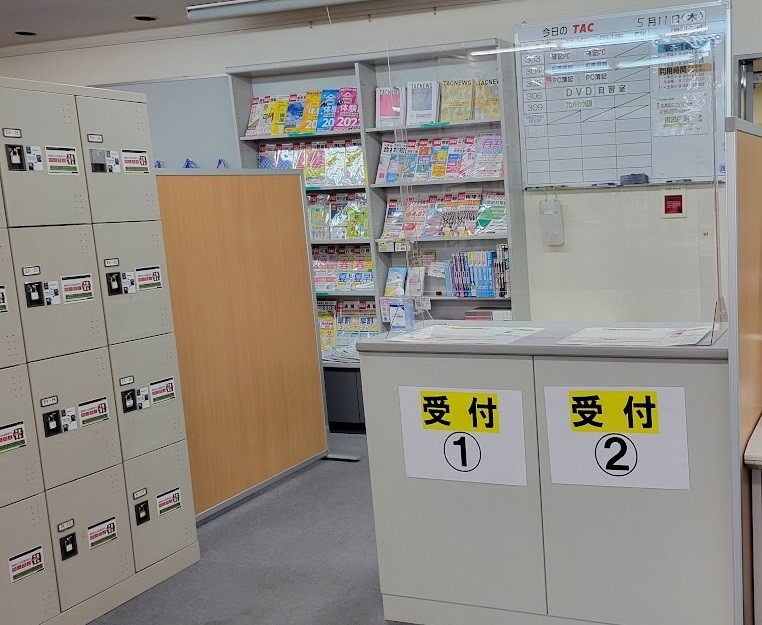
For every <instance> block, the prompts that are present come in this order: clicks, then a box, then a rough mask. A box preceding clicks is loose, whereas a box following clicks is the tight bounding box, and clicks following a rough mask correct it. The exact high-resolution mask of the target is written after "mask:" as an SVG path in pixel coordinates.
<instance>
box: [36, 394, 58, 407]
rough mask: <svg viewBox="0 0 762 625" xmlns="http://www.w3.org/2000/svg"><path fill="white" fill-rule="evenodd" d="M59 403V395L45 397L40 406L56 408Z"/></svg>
mask: <svg viewBox="0 0 762 625" xmlns="http://www.w3.org/2000/svg"><path fill="white" fill-rule="evenodd" d="M57 403H58V395H51V396H50V397H44V398H42V399H41V400H40V406H42V407H43V408H47V407H48V406H55V405H56V404H57Z"/></svg>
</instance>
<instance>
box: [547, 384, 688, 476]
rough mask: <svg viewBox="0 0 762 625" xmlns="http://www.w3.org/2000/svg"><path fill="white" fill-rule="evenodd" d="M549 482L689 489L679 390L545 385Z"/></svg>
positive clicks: (684, 422)
mask: <svg viewBox="0 0 762 625" xmlns="http://www.w3.org/2000/svg"><path fill="white" fill-rule="evenodd" d="M545 416H546V420H547V427H548V447H549V451H550V468H551V479H552V481H553V483H555V484H582V485H589V486H625V487H634V488H662V489H676V490H683V489H689V488H690V475H689V467H688V436H687V426H686V414H685V389H684V388H679V387H662V388H647V389H646V388H601V387H595V386H589V387H574V388H572V387H546V388H545Z"/></svg>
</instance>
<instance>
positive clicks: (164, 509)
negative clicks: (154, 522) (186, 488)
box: [156, 488, 182, 516]
mask: <svg viewBox="0 0 762 625" xmlns="http://www.w3.org/2000/svg"><path fill="white" fill-rule="evenodd" d="M181 506H182V498H181V496H180V489H179V488H175V489H173V490H171V491H169V492H166V493H163V494H162V495H158V496H157V497H156V508H157V509H158V511H159V516H163V515H165V514H167V513H169V512H172V511H173V510H177V509H178V508H180V507H181Z"/></svg>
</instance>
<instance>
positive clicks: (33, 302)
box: [24, 282, 45, 308]
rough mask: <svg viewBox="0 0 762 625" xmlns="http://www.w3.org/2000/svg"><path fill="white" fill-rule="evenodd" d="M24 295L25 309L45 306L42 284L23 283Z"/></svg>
mask: <svg viewBox="0 0 762 625" xmlns="http://www.w3.org/2000/svg"><path fill="white" fill-rule="evenodd" d="M24 293H26V306H27V308H36V307H37V306H44V305H45V291H44V290H43V286H42V282H25V283H24Z"/></svg>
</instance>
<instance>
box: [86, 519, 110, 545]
mask: <svg viewBox="0 0 762 625" xmlns="http://www.w3.org/2000/svg"><path fill="white" fill-rule="evenodd" d="M112 540H116V518H111V519H106V520H105V521H103V522H102V523H97V524H96V525H91V526H90V527H88V528H87V543H88V545H89V546H90V549H95V548H96V547H100V546H101V545H105V544H106V543H110V542H111V541H112Z"/></svg>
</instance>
